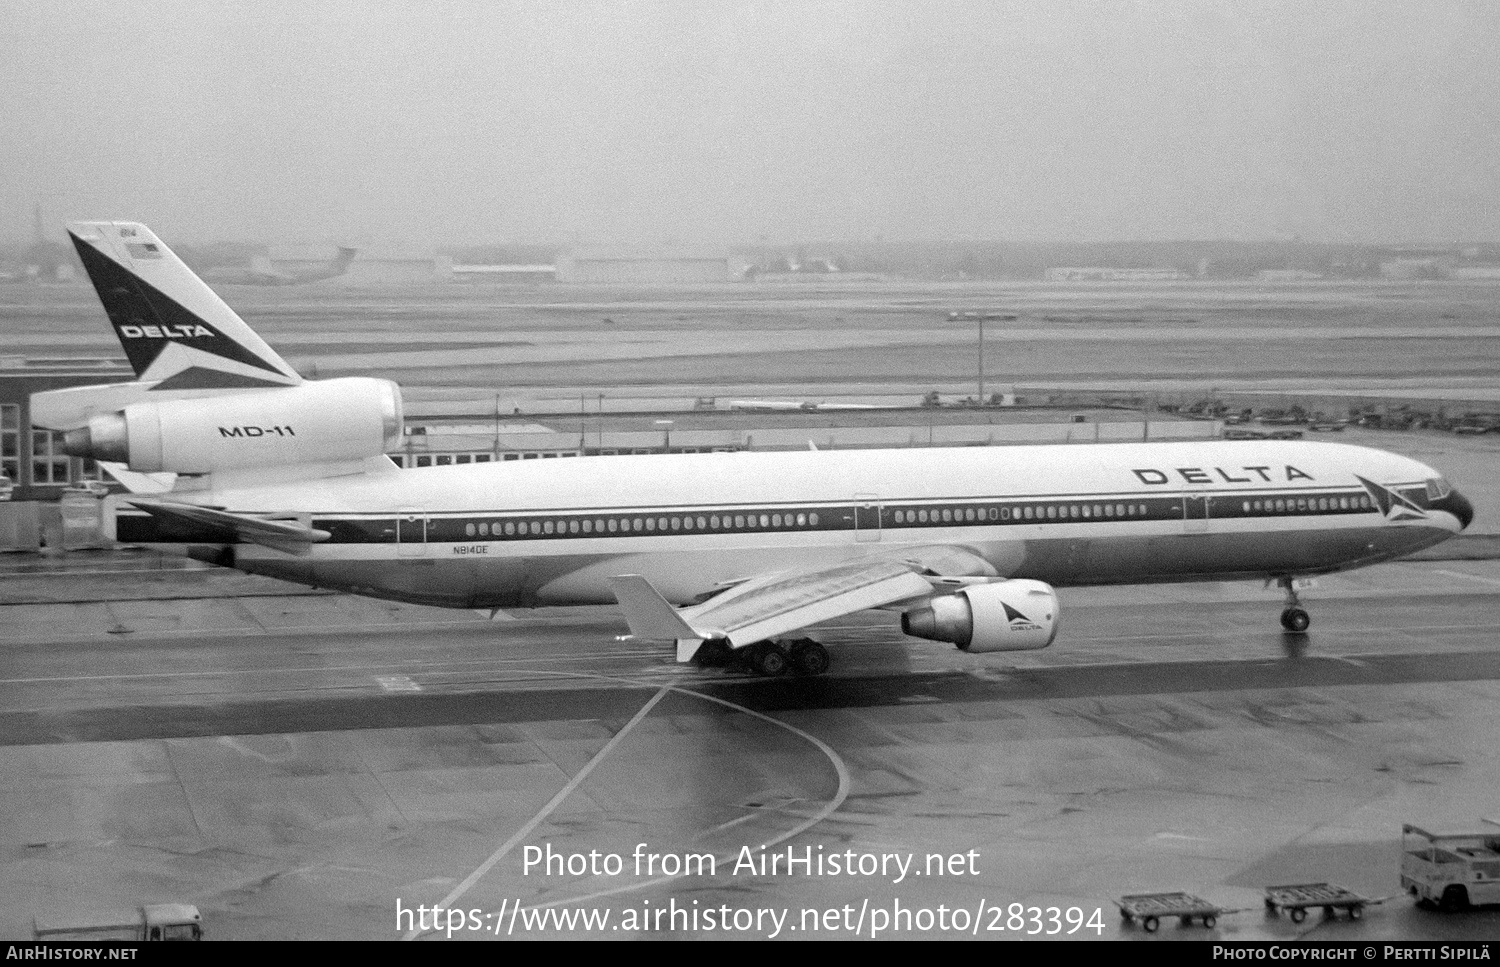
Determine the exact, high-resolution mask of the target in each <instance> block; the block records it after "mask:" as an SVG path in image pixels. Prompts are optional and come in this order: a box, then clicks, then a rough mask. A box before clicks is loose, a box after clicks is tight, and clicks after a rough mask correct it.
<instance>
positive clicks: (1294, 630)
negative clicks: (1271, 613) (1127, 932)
mask: <svg viewBox="0 0 1500 967" xmlns="http://www.w3.org/2000/svg"><path fill="white" fill-rule="evenodd" d="M1276 584H1277V586H1278V587H1280V588H1282V589H1283V590H1284V591H1286V608H1285V610H1283V611H1282V612H1281V627H1283V628H1285V629H1286V632H1287V634H1289V635H1301V634H1306V633H1307V629H1308V626H1310V625H1311V624H1312V616H1311V615H1309V614H1308V613H1307V611H1306V610H1304V609H1303V607H1302V602H1301V600H1300V599H1298V597H1297V589H1296V587H1295V586H1294V579H1293V578H1290V577H1281V578H1277V579H1276Z"/></svg>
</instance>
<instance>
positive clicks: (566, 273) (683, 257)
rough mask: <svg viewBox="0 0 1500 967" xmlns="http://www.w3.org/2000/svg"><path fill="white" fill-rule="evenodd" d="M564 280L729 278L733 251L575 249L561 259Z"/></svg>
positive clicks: (661, 281)
mask: <svg viewBox="0 0 1500 967" xmlns="http://www.w3.org/2000/svg"><path fill="white" fill-rule="evenodd" d="M557 278H558V281H560V282H574V283H582V284H592V283H647V284H666V283H680V282H727V281H729V279H730V270H729V255H728V254H727V253H723V252H698V251H681V250H644V249H574V250H573V251H570V252H567V253H565V254H564V255H563V256H562V257H561V258H559V259H558V262H557Z"/></svg>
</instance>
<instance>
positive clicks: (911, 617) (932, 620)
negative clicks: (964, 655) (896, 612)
mask: <svg viewBox="0 0 1500 967" xmlns="http://www.w3.org/2000/svg"><path fill="white" fill-rule="evenodd" d="M1057 618H1058V607H1057V592H1055V591H1053V590H1052V588H1051V587H1050V586H1049V585H1046V584H1043V583H1042V582H1041V581H1029V580H1020V579H1018V580H1014V581H1002V582H999V583H996V584H977V585H974V586H973V587H967V588H964V589H963V590H961V591H958V592H956V593H954V594H944V595H939V596H937V597H934V598H930V599H929V600H928V602H927V607H925V608H917V609H915V610H912V611H908V612H906V613H905V614H903V615H902V616H901V630H902V631H903V632H905V633H906V634H908V635H911V636H913V637H915V638H926V639H928V640H929V641H951V642H953V643H954V644H955V645H957V646H958V647H959V649H960V650H961V651H967V652H971V653H973V654H983V653H984V652H989V651H1032V650H1035V649H1037V648H1045V647H1047V646H1048V645H1050V644H1052V639H1053V638H1055V637H1056V636H1057Z"/></svg>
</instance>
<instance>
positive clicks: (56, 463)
mask: <svg viewBox="0 0 1500 967" xmlns="http://www.w3.org/2000/svg"><path fill="white" fill-rule="evenodd" d="M62 442H63V435H62V434H61V433H53V432H52V431H50V430H32V431H31V482H32V483H33V484H65V483H67V482H68V480H69V479H70V478H69V474H68V457H67V454H65V453H63V452H62Z"/></svg>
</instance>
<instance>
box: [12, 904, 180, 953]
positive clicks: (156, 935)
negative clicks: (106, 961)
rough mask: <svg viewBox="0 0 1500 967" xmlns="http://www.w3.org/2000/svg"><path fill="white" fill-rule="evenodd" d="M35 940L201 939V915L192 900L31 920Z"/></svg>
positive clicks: (45, 915) (49, 916)
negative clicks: (103, 912)
mask: <svg viewBox="0 0 1500 967" xmlns="http://www.w3.org/2000/svg"><path fill="white" fill-rule="evenodd" d="M31 924H32V935H33V936H34V937H35V938H36V939H37V940H87V941H93V942H96V943H97V942H102V941H108V940H202V939H203V916H202V914H200V913H199V912H198V908H197V907H195V906H193V905H192V904H191V903H149V904H147V905H145V906H143V907H137V908H136V909H135V910H134V911H124V912H119V913H113V914H109V913H106V914H98V915H93V916H82V917H66V916H54V915H51V914H43V915H39V916H37V917H34V918H33V919H32V921H31Z"/></svg>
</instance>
